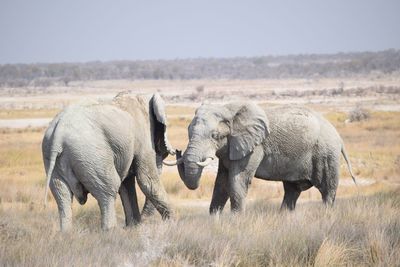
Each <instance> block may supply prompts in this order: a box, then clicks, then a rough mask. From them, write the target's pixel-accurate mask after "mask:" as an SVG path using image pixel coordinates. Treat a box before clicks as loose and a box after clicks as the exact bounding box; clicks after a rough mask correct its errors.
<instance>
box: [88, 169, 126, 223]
mask: <svg viewBox="0 0 400 267" xmlns="http://www.w3.org/2000/svg"><path fill="white" fill-rule="evenodd" d="M91 180H92V181H101V183H96V184H95V186H96V188H95V189H94V190H91V193H92V195H93V196H94V198H95V199H96V200H97V203H98V205H99V207H100V212H101V228H102V229H103V230H109V229H110V228H113V227H115V226H116V224H117V219H116V215H115V199H116V197H117V193H118V192H119V189H120V188H121V185H122V184H121V178H120V177H119V175H118V173H117V170H116V169H115V168H111V169H109V170H108V171H105V172H104V173H102V174H101V175H99V176H97V177H96V176H93V177H92V178H91ZM92 191H93V192H92Z"/></svg>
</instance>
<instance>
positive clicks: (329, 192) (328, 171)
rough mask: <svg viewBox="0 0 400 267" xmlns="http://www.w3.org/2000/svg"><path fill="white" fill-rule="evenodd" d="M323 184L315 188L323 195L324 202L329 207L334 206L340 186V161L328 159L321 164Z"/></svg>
mask: <svg viewBox="0 0 400 267" xmlns="http://www.w3.org/2000/svg"><path fill="white" fill-rule="evenodd" d="M320 165H321V167H322V171H321V172H320V173H321V174H322V177H321V182H320V183H319V184H317V185H316V186H315V187H317V188H318V190H319V191H320V193H321V196H322V201H323V202H324V204H325V205H327V206H333V204H334V202H335V197H336V190H337V187H338V185H339V167H340V165H339V160H338V159H337V158H331V157H327V158H325V159H324V160H323V161H322V162H321V164H320Z"/></svg>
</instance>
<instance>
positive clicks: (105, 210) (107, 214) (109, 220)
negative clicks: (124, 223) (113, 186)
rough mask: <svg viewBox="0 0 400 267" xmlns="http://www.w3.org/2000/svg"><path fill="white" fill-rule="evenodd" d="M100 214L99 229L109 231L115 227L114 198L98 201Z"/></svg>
mask: <svg viewBox="0 0 400 267" xmlns="http://www.w3.org/2000/svg"><path fill="white" fill-rule="evenodd" d="M98 203H99V206H100V212H101V229H103V230H109V229H111V228H113V227H115V226H116V225H117V220H116V215H115V196H108V197H106V198H102V199H100V200H98Z"/></svg>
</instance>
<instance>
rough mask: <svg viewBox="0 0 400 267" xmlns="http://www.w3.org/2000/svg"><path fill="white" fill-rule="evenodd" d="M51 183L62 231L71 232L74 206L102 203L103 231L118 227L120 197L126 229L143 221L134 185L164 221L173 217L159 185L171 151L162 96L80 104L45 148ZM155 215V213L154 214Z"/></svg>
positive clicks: (55, 126)
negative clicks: (91, 199) (74, 201)
mask: <svg viewBox="0 0 400 267" xmlns="http://www.w3.org/2000/svg"><path fill="white" fill-rule="evenodd" d="M42 151H43V159H44V164H45V169H46V173H47V176H48V183H49V186H50V189H51V191H52V193H53V195H54V197H55V199H56V202H57V205H58V209H59V215H60V224H61V229H62V230H66V229H68V228H70V226H71V200H72V197H73V196H75V197H76V198H77V200H78V201H79V203H81V204H84V203H85V202H86V199H87V193H88V192H89V193H91V194H92V195H93V197H94V198H95V199H96V200H97V202H98V204H99V207H100V211H101V217H102V228H103V229H108V228H110V227H113V226H115V224H116V218H115V207H114V202H115V198H116V195H117V193H119V194H120V197H121V201H122V204H123V207H124V212H125V217H126V224H127V225H132V224H136V223H138V222H139V221H140V213H139V208H138V204H137V197H136V190H135V180H136V181H137V182H138V185H139V187H140V188H141V190H142V191H143V193H144V194H145V196H146V204H147V206H151V203H152V204H154V206H155V208H156V209H157V210H158V211H159V212H160V213H161V215H162V216H163V217H164V218H167V217H169V216H170V214H171V210H170V207H169V204H168V200H167V196H166V193H165V190H164V188H163V186H162V185H161V183H160V179H159V174H160V171H161V162H162V159H163V158H165V157H166V156H167V155H168V153H171V151H172V149H171V147H170V145H169V143H168V140H167V138H166V118H165V113H164V107H163V102H162V99H161V97H160V96H159V95H153V96H144V95H138V96H135V95H130V94H127V93H125V94H119V95H118V96H117V97H116V98H115V99H114V100H113V101H112V103H109V104H99V103H94V102H91V103H88V104H78V105H73V106H71V107H68V108H66V109H65V110H64V111H62V112H61V113H60V114H58V115H57V116H56V118H55V119H54V120H53V121H52V122H51V124H50V126H49V128H48V129H47V131H46V133H45V136H44V138H43V143H42ZM150 209H151V208H150Z"/></svg>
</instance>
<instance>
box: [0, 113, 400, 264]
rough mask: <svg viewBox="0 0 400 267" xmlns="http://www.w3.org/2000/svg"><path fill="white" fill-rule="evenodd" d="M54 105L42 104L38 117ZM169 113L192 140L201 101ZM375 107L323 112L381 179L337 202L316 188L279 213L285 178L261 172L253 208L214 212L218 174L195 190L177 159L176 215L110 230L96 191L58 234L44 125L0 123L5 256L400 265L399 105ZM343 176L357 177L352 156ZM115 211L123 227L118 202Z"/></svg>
mask: <svg viewBox="0 0 400 267" xmlns="http://www.w3.org/2000/svg"><path fill="white" fill-rule="evenodd" d="M321 109H322V110H323V107H322V108H321ZM55 112H56V111H55V110H48V111H46V110H42V111H37V112H36V111H35V112H33V113H32V114H31V117H32V118H33V117H41V116H42V114H47V115H50V114H54V113H55ZM167 113H168V115H169V124H170V127H169V137H170V141H171V143H172V144H173V146H175V147H177V148H179V149H184V148H185V145H186V142H187V125H188V124H189V122H190V120H191V117H192V116H193V114H194V108H189V107H181V106H170V107H168V108H167ZM1 114H3V115H1ZM4 114H5V113H2V112H1V111H0V117H1V116H4V117H2V118H20V117H23V116H25V114H24V113H23V112H22V111H12V112H10V113H8V114H5V115H4ZM370 114H371V117H370V118H369V119H368V120H365V121H361V122H354V123H350V124H346V123H345V120H346V119H347V114H346V113H341V112H334V111H329V112H327V113H326V114H325V116H326V117H327V118H328V119H329V120H330V121H331V122H332V123H333V124H334V125H335V126H336V127H337V129H338V131H339V132H340V134H341V135H342V137H343V138H344V140H345V143H346V147H347V150H348V153H349V155H350V158H351V161H352V164H353V169H354V170H355V172H356V174H357V176H358V177H360V178H371V179H373V180H375V181H376V182H375V183H373V184H371V185H368V186H362V187H360V195H361V196H360V197H354V196H355V195H356V193H357V190H356V187H355V186H352V185H351V186H340V187H339V190H338V201H337V205H336V206H335V208H334V209H328V210H326V209H325V208H324V207H323V205H322V204H321V201H320V198H321V197H320V194H319V192H318V191H317V190H314V189H310V190H308V191H306V192H303V193H302V196H301V198H300V201H299V205H298V208H297V210H296V211H295V212H294V213H285V212H284V213H280V212H279V211H278V210H279V205H280V201H281V200H282V196H283V189H282V186H281V184H280V183H276V182H266V181H262V180H257V179H254V180H253V183H252V186H251V188H250V190H249V195H248V198H247V203H248V210H247V213H246V215H245V216H233V215H231V214H229V212H227V211H225V213H224V214H223V215H221V216H217V217H210V216H208V205H209V202H210V199H211V194H212V188H213V184H214V179H215V174H212V173H206V174H205V175H204V176H203V177H202V181H201V185H200V188H199V189H198V190H196V191H190V190H188V189H186V188H185V186H184V184H183V183H182V182H181V181H180V178H179V177H178V175H177V172H176V170H175V169H174V168H172V169H171V168H166V169H165V170H164V173H163V178H162V179H163V183H164V185H165V187H166V190H167V192H168V193H169V196H170V198H171V202H172V203H173V205H174V206H175V209H176V218H175V219H174V220H172V221H168V222H161V220H160V219H159V216H156V217H155V218H151V219H149V220H147V221H145V222H144V223H143V224H142V225H141V226H139V227H136V228H133V229H122V227H118V228H117V229H114V230H112V231H110V232H106V233H103V232H101V231H100V227H99V224H100V217H99V210H98V207H97V204H96V202H95V201H94V199H93V198H92V197H90V198H89V200H88V203H87V204H86V205H85V206H79V205H78V204H77V203H76V202H74V204H73V213H74V225H75V227H74V230H73V231H72V232H71V233H67V234H61V233H59V232H58V214H57V209H56V205H55V202H54V200H53V199H52V198H51V199H50V205H49V208H48V209H47V210H43V207H42V199H43V195H44V180H45V179H44V170H43V163H42V158H41V152H40V151H41V148H40V144H41V139H42V136H43V131H44V129H25V130H7V131H0V182H1V185H2V186H1V188H0V265H25V266H38V265H39V266H53V265H61V266H64V265H75V266H84V265H89V266H98V265H118V266H147V265H161V266H176V265H178V266H179V265H182V266H183V265H185V266H187V265H198V266H204V265H212V266H228V265H239V266H264V265H271V266H298V265H302V266H304V265H309V266H311V265H316V266H338V265H359V266H363V265H387V266H393V265H396V264H398V261H399V259H400V252H399V251H400V191H399V189H397V190H394V189H393V188H397V187H398V186H396V185H395V184H396V183H398V182H399V172H400V144H399V142H398V140H400V139H399V137H400V112H376V111H375V112H371V113H370ZM47 115H46V116H47ZM342 177H349V175H348V173H347V170H346V169H345V168H344V164H343V166H342ZM139 202H140V203H141V204H142V203H143V196H142V195H140V196H139ZM227 210H229V205H228V207H227ZM117 215H118V222H119V225H120V226H122V225H123V212H122V208H121V203H119V202H118V203H117Z"/></svg>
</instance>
